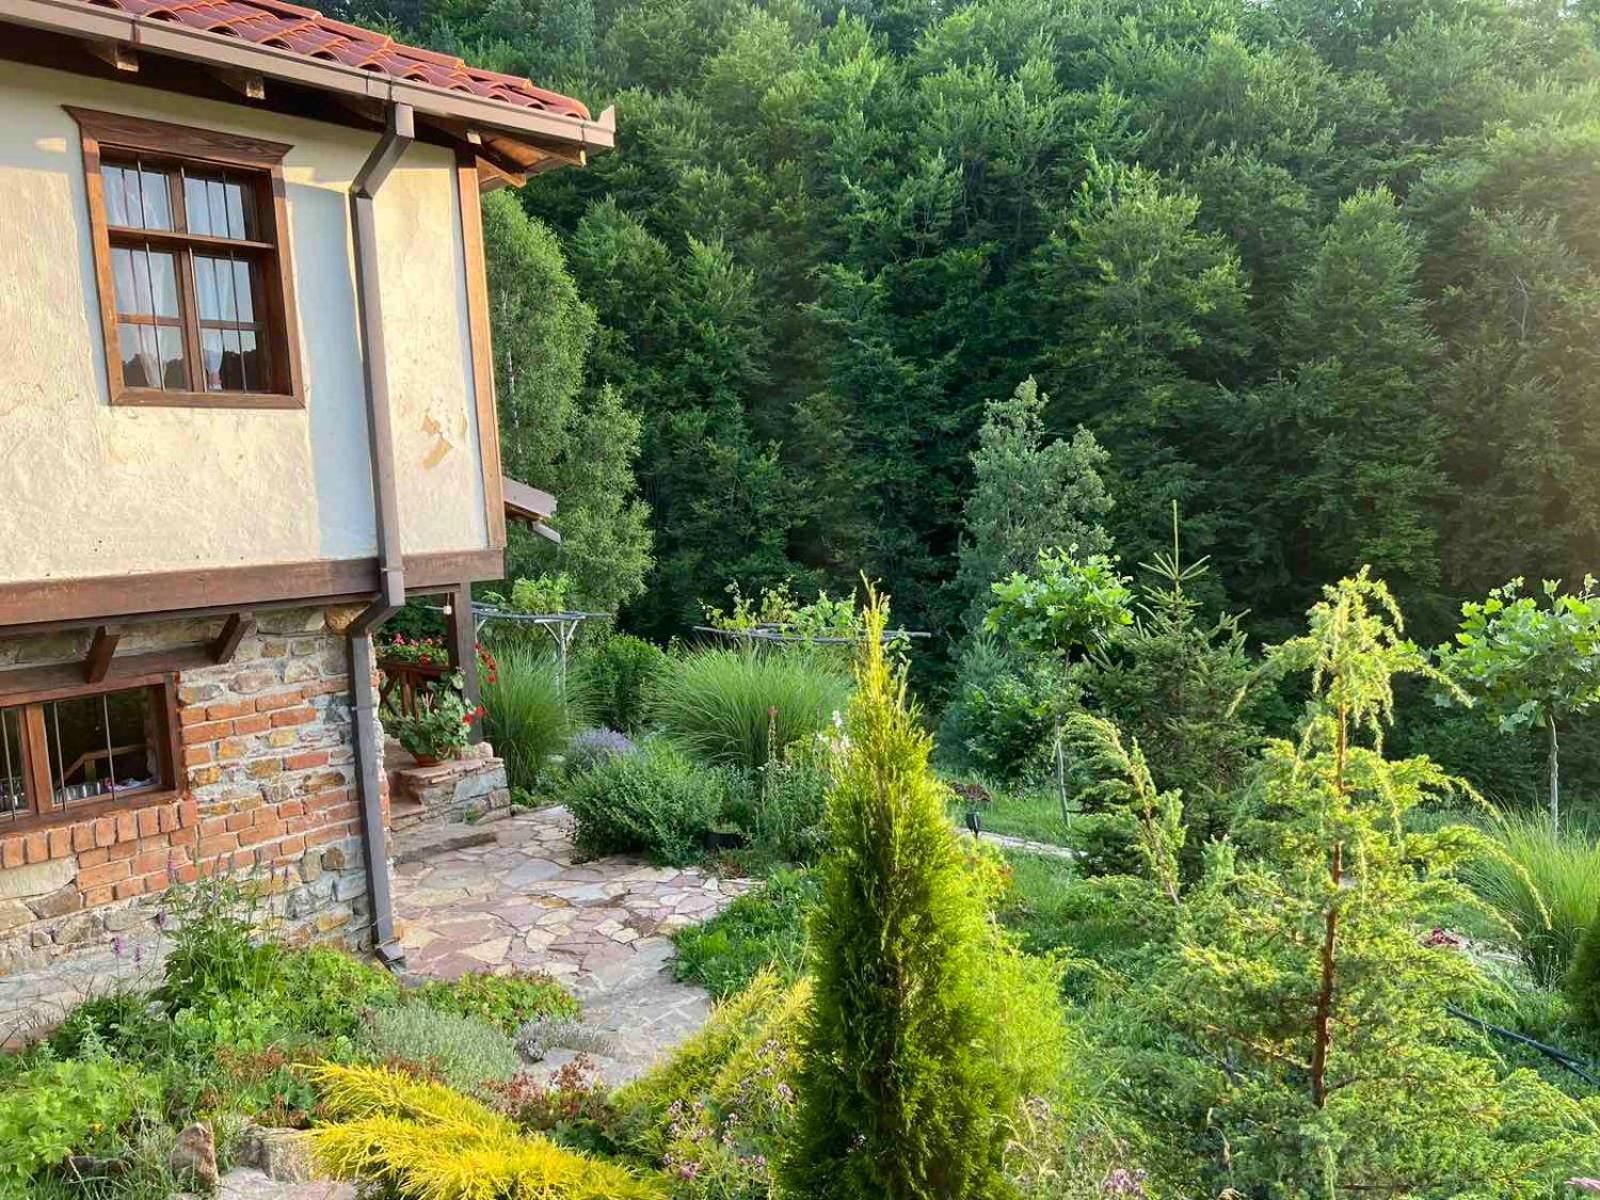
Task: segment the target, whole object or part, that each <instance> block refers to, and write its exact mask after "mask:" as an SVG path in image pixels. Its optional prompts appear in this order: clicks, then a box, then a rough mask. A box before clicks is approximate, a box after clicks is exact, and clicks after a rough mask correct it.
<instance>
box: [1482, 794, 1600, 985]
mask: <svg viewBox="0 0 1600 1200" xmlns="http://www.w3.org/2000/svg"><path fill="white" fill-rule="evenodd" d="M1494 832H1495V838H1496V841H1497V842H1498V843H1499V846H1500V849H1501V851H1502V852H1503V854H1504V855H1505V857H1504V858H1503V859H1502V858H1498V857H1485V858H1480V859H1478V860H1477V861H1475V862H1473V863H1471V864H1470V865H1469V866H1468V868H1467V870H1466V872H1465V874H1466V879H1467V882H1468V883H1469V884H1470V885H1471V886H1472V890H1473V891H1475V892H1477V893H1478V895H1479V896H1481V897H1482V898H1483V899H1484V900H1485V901H1486V902H1487V903H1488V904H1489V905H1490V906H1491V907H1492V908H1493V909H1494V910H1495V911H1496V912H1497V913H1499V914H1500V916H1501V917H1502V918H1503V919H1504V920H1505V921H1506V922H1507V923H1508V924H1509V925H1510V926H1511V927H1512V929H1514V930H1515V931H1516V933H1517V937H1518V939H1519V945H1520V949H1521V952H1522V955H1523V957H1524V959H1525V960H1526V961H1527V963H1528V967H1529V969H1530V970H1531V971H1532V972H1533V976H1534V978H1535V979H1536V980H1538V981H1539V983H1540V984H1541V985H1542V986H1545V987H1551V988H1559V987H1560V986H1561V984H1562V981H1563V980H1564V979H1565V978H1566V974H1567V968H1568V966H1569V965H1570V964H1571V962H1572V959H1573V955H1574V954H1575V953H1576V952H1577V949H1578V942H1579V940H1580V939H1581V938H1582V937H1583V935H1584V932H1585V931H1586V930H1587V929H1588V928H1589V926H1590V925H1591V924H1592V923H1593V921H1594V916H1595V913H1596V912H1597V911H1600V843H1597V842H1596V841H1595V840H1594V839H1593V838H1592V837H1590V836H1589V835H1588V834H1587V833H1586V832H1584V831H1582V830H1577V829H1572V828H1570V827H1568V828H1563V829H1561V830H1555V829H1552V828H1551V826H1550V818H1549V817H1548V816H1546V815H1543V814H1535V813H1525V814H1506V815H1505V816H1503V817H1502V818H1501V819H1500V820H1499V821H1498V822H1497V823H1496V827H1495V830H1494Z"/></svg>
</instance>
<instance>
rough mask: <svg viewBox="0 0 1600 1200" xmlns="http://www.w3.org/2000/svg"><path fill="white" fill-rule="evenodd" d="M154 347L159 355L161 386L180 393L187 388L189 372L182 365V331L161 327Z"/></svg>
mask: <svg viewBox="0 0 1600 1200" xmlns="http://www.w3.org/2000/svg"><path fill="white" fill-rule="evenodd" d="M156 346H157V348H158V349H159V351H160V354H161V386H162V387H164V388H166V389H167V390H168V391H170V392H181V391H183V390H185V389H186V388H187V387H188V386H189V372H188V369H187V368H186V367H185V366H184V363H183V330H181V329H179V328H178V327H177V326H175V325H163V326H161V327H160V328H159V329H158V330H157V331H156Z"/></svg>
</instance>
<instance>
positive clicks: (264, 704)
mask: <svg viewBox="0 0 1600 1200" xmlns="http://www.w3.org/2000/svg"><path fill="white" fill-rule="evenodd" d="M304 694H305V693H304V692H302V691H301V689H299V688H294V689H293V690H291V691H287V692H275V693H274V694H273V695H271V696H257V697H256V711H257V712H271V711H272V710H273V709H277V708H288V707H289V706H290V705H291V704H299V703H300V701H301V698H302V697H303V696H304Z"/></svg>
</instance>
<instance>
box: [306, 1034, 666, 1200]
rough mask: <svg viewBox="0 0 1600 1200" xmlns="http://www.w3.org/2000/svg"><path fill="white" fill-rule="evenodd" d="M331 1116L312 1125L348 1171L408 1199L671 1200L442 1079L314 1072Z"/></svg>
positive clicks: (321, 1155) (340, 1170)
mask: <svg viewBox="0 0 1600 1200" xmlns="http://www.w3.org/2000/svg"><path fill="white" fill-rule="evenodd" d="M311 1078H312V1081H313V1082H314V1083H315V1084H316V1085H317V1087H318V1088H319V1090H320V1091H321V1093H322V1096H323V1109H324V1112H325V1113H326V1115H327V1116H328V1117H329V1118H330V1123H329V1124H326V1125H323V1126H320V1127H319V1128H317V1129H316V1130H314V1131H313V1133H312V1143H313V1145H314V1147H315V1149H316V1154H317V1159H318V1161H319V1162H320V1163H321V1164H322V1166H323V1168H324V1169H325V1170H327V1172H328V1173H329V1174H330V1175H333V1176H334V1177H335V1178H338V1179H347V1180H351V1181H355V1182H362V1183H368V1184H377V1185H379V1186H381V1187H384V1188H387V1189H389V1190H392V1191H393V1192H394V1193H396V1194H398V1195H400V1196H403V1197H405V1198H406V1200H663V1195H662V1192H661V1191H660V1190H659V1189H658V1188H657V1187H656V1186H655V1185H653V1184H651V1183H649V1182H647V1181H645V1180H641V1179H639V1178H638V1177H636V1176H635V1175H633V1174H631V1173H630V1172H628V1171H625V1170H623V1169H622V1168H620V1167H616V1166H613V1165H611V1164H610V1163H603V1162H598V1161H596V1160H594V1159H592V1158H587V1157H585V1156H584V1155H581V1154H577V1153H574V1152H573V1151H571V1150H566V1149H564V1148H562V1147H560V1146H557V1145H556V1144H555V1143H553V1142H551V1141H549V1140H547V1139H545V1138H541V1137H537V1136H523V1135H522V1134H521V1133H519V1132H518V1131H517V1128H516V1126H514V1125H513V1124H512V1123H511V1122H510V1121H508V1120H506V1119H505V1118H504V1117H501V1116H499V1115H498V1114H496V1113H493V1112H491V1111H489V1110H488V1109H487V1108H485V1107H484V1106H483V1105H481V1104H479V1103H477V1101H475V1100H471V1099H469V1098H467V1097H466V1096H463V1095H461V1094H459V1093H458V1092H454V1091H451V1090H450V1089H449V1088H447V1087H444V1086H443V1085H442V1084H437V1083H430V1082H427V1081H424V1080H417V1079H412V1078H410V1077H408V1076H406V1075H402V1074H399V1073H397V1072H394V1071H387V1070H384V1069H383V1068H381V1067H340V1066H333V1065H331V1064H330V1065H325V1066H321V1067H318V1068H316V1069H315V1070H314V1071H313V1072H312V1073H311Z"/></svg>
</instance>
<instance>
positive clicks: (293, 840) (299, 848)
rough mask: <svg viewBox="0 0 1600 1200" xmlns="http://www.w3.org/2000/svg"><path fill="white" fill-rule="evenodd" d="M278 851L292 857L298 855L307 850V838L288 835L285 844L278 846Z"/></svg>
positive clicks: (284, 840)
mask: <svg viewBox="0 0 1600 1200" xmlns="http://www.w3.org/2000/svg"><path fill="white" fill-rule="evenodd" d="M291 832H292V831H291ZM278 852H279V853H280V854H287V855H289V856H291V857H298V856H299V855H301V854H304V853H305V852H306V839H305V838H303V837H286V838H284V839H283V845H281V846H279V847H278Z"/></svg>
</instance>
